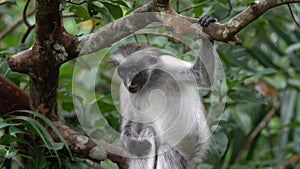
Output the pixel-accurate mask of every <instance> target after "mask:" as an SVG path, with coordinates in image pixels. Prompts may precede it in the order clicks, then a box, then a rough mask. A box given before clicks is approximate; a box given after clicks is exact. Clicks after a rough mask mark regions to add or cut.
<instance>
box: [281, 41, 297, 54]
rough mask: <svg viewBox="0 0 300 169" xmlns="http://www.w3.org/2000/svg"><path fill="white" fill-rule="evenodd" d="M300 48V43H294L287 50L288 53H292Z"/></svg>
mask: <svg viewBox="0 0 300 169" xmlns="http://www.w3.org/2000/svg"><path fill="white" fill-rule="evenodd" d="M297 50H300V43H299V42H298V43H294V44H292V45H290V46H289V47H287V48H286V50H285V52H286V53H292V52H294V51H297Z"/></svg>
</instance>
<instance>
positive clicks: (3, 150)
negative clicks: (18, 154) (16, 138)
mask: <svg viewBox="0 0 300 169" xmlns="http://www.w3.org/2000/svg"><path fill="white" fill-rule="evenodd" d="M7 153H8V150H7V149H6V146H4V145H0V157H4V156H6V154H7Z"/></svg>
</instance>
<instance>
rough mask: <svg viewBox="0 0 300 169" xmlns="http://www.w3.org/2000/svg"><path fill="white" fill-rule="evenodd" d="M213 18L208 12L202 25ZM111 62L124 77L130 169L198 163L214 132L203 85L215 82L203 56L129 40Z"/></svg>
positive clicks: (181, 168) (182, 168)
mask: <svg viewBox="0 0 300 169" xmlns="http://www.w3.org/2000/svg"><path fill="white" fill-rule="evenodd" d="M214 21H215V20H214V19H212V18H211V17H203V18H201V19H200V24H201V25H202V26H207V25H208V24H209V23H210V22H214ZM207 44H209V45H212V42H211V41H210V40H208V42H207ZM209 50H211V48H209ZM110 61H111V62H112V63H113V64H115V65H116V66H117V73H118V75H119V77H120V78H121V79H122V81H123V83H122V84H121V85H120V112H121V114H122V122H121V138H120V142H121V144H122V146H123V147H124V148H125V149H126V150H127V151H128V152H129V153H130V154H131V155H132V157H131V158H130V159H129V168H130V169H190V168H191V169H192V168H195V166H196V164H197V163H199V162H201V160H202V157H203V156H204V154H205V152H206V151H207V149H208V141H207V139H208V137H209V136H210V129H209V127H208V124H207V121H206V118H205V114H204V112H205V109H204V106H203V104H202V101H201V98H200V96H199V94H198V88H199V87H203V88H209V87H210V86H211V82H210V80H209V74H208V72H207V71H206V70H205V66H204V65H203V63H202V62H201V60H200V58H197V59H196V60H195V61H194V62H193V63H190V62H186V61H183V60H180V59H177V58H175V57H173V56H171V55H170V54H168V53H165V52H162V51H160V50H159V49H157V48H155V47H153V46H148V45H143V44H135V43H130V44H127V45H123V46H121V47H120V48H119V49H118V50H117V52H115V53H114V54H113V55H112V56H111V57H110Z"/></svg>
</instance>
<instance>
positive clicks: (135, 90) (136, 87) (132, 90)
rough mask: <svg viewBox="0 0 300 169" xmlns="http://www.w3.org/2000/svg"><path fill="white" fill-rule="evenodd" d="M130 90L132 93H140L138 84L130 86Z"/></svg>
mask: <svg viewBox="0 0 300 169" xmlns="http://www.w3.org/2000/svg"><path fill="white" fill-rule="evenodd" d="M127 88H128V90H129V91H130V92H131V93H136V92H138V91H139V89H140V88H139V86H138V85H137V84H136V85H129V86H128V87H127Z"/></svg>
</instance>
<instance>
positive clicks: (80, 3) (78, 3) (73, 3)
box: [66, 0, 88, 5]
mask: <svg viewBox="0 0 300 169" xmlns="http://www.w3.org/2000/svg"><path fill="white" fill-rule="evenodd" d="M66 2H67V3H69V4H72V5H82V4H84V3H87V2H88V1H82V2H72V1H71V0H69V1H66Z"/></svg>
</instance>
